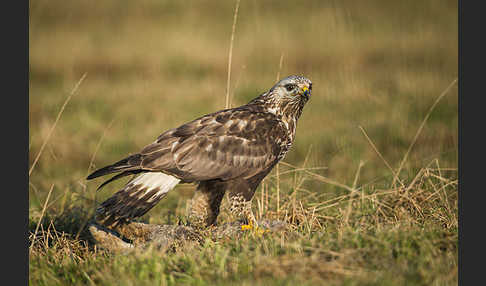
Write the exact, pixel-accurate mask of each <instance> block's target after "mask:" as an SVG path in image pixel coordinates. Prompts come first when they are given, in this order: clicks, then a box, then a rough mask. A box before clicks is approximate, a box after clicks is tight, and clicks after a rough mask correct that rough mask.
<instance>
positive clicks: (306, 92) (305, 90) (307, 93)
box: [301, 86, 311, 99]
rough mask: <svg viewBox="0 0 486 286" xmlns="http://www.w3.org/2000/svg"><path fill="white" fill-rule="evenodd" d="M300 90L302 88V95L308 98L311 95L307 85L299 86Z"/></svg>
mask: <svg viewBox="0 0 486 286" xmlns="http://www.w3.org/2000/svg"><path fill="white" fill-rule="evenodd" d="M301 90H302V95H303V96H304V97H305V98H306V99H309V98H310V96H311V91H310V89H309V88H308V87H307V86H303V87H302V88H301Z"/></svg>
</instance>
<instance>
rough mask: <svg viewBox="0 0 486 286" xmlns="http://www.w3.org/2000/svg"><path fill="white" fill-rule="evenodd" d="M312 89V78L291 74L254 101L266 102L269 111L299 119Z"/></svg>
mask: <svg viewBox="0 0 486 286" xmlns="http://www.w3.org/2000/svg"><path fill="white" fill-rule="evenodd" d="M311 91H312V82H311V81H310V79H308V78H306V77H303V76H297V75H291V76H288V77H286V78H284V79H282V80H280V81H279V82H277V83H276V84H275V85H274V86H273V87H272V88H271V89H270V90H269V91H267V92H266V93H264V94H262V95H260V96H259V97H257V98H255V99H254V100H253V102H255V103H260V104H264V105H265V108H266V110H267V111H268V112H271V113H275V114H278V115H282V116H283V117H287V118H295V119H298V118H299V117H300V115H301V113H302V109H303V108H304V105H305V104H306V102H307V101H308V100H309V99H310V96H311Z"/></svg>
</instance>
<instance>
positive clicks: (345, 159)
mask: <svg viewBox="0 0 486 286" xmlns="http://www.w3.org/2000/svg"><path fill="white" fill-rule="evenodd" d="M29 4H30V5H29V12H30V18H29V19H30V23H29V158H30V162H29V163H30V166H29V168H30V167H31V166H32V164H33V161H34V159H35V157H36V156H37V154H38V153H39V151H40V149H41V146H42V144H43V142H44V140H46V138H47V137H48V135H49V130H50V129H51V127H52V126H53V124H54V122H55V120H56V117H57V116H58V114H59V111H60V109H61V106H62V105H63V103H64V102H65V100H66V98H67V97H68V96H69V94H70V92H71V91H72V90H73V88H74V86H75V85H76V83H77V82H78V81H79V80H80V79H81V77H82V76H83V75H84V74H85V73H86V77H85V78H84V80H83V81H82V82H81V84H80V85H79V88H78V89H77V91H76V93H75V95H74V96H73V97H72V99H71V100H70V101H69V102H68V104H67V106H66V108H65V110H64V111H63V113H62V115H61V117H60V119H59V122H58V123H57V125H56V127H55V129H54V132H53V133H52V136H51V137H49V141H48V143H47V145H46V147H45V149H44V150H43V151H42V154H41V156H40V159H39V161H38V162H37V164H36V165H35V167H34V168H33V170H32V174H31V175H30V188H29V198H30V205H31V208H35V209H39V208H40V207H41V206H42V204H43V202H44V201H45V197H46V194H47V192H48V191H49V189H50V187H51V186H52V185H53V184H54V191H53V193H52V196H51V200H50V202H51V203H50V204H52V205H59V206H63V204H62V202H66V201H71V200H75V199H80V200H82V201H90V200H92V199H96V200H97V201H101V200H102V199H104V198H106V197H107V196H109V195H111V194H112V193H113V192H114V191H115V190H116V188H118V187H120V186H121V185H122V184H123V183H124V182H121V181H120V182H115V183H113V184H112V185H110V186H108V187H106V190H104V191H102V192H99V193H98V194H95V189H96V187H97V186H98V185H99V184H100V183H101V180H99V181H95V182H91V181H90V182H89V183H88V182H86V181H85V177H86V175H87V174H88V173H89V172H90V171H92V170H94V169H95V168H99V167H103V166H105V165H107V164H111V163H113V162H115V161H117V160H119V159H121V158H123V157H125V156H126V155H128V154H131V153H135V152H138V151H139V150H140V149H141V148H143V147H144V146H145V145H147V144H149V143H150V142H152V141H153V140H155V138H156V137H157V136H158V135H159V134H160V133H162V132H163V131H165V130H167V129H169V128H173V127H176V126H179V125H180V124H182V123H185V122H187V121H189V120H192V119H195V118H196V117H199V116H201V115H204V114H206V113H210V112H214V111H217V110H219V109H222V108H224V106H225V92H226V84H227V72H228V53H229V48H230V39H231V31H232V25H233V17H234V10H235V4H236V1H163V0H157V1H155V0H154V1H148V0H144V1H120V0H117V1H115V0H105V1H92V0H83V1H60V0H50V1H45V0H41V1H30V2H29ZM457 13H458V9H457V1H448V0H447V1H446V0H441V1H438V0H429V1H422V0H420V1H418V0H417V1H415V0H413V1H385V0H381V1H378V0H372V1H348V0H339V1H308V0H306V1H256V0H243V1H241V3H240V6H239V11H238V18H237V23H236V30H235V35H234V43H233V53H232V67H231V81H230V95H231V105H232V106H233V107H234V106H238V105H241V104H245V103H247V102H248V101H249V100H251V99H252V98H254V97H256V96H257V95H259V94H261V93H263V92H265V91H266V90H268V89H269V88H270V87H271V86H272V85H273V84H274V83H275V82H276V81H277V76H278V75H280V78H282V77H285V76H288V75H292V74H297V75H304V76H306V77H308V78H310V79H311V80H312V82H313V93H312V98H311V100H310V101H309V102H308V104H307V105H306V107H305V108H304V112H303V115H302V117H301V119H300V121H299V123H298V127H297V135H296V141H295V143H294V146H293V147H292V149H291V151H290V152H289V153H288V154H287V157H286V158H285V159H284V162H286V163H288V164H292V165H294V166H298V167H306V168H317V167H319V169H315V170H314V171H313V172H315V173H318V174H320V175H322V176H325V177H327V178H330V179H332V180H334V181H337V182H341V183H343V184H348V185H351V184H352V183H353V180H354V178H355V175H356V172H357V169H358V166H359V164H360V162H364V165H363V167H362V169H361V173H360V176H359V181H358V185H362V184H367V183H373V184H376V185H377V186H379V184H380V183H382V182H388V183H389V182H390V181H391V178H392V177H393V176H392V174H391V172H390V171H389V169H388V168H387V167H386V165H385V163H384V161H383V160H382V159H380V157H379V156H378V155H377V154H376V152H375V151H374V150H373V148H372V146H371V144H370V142H369V141H368V139H367V138H366V137H365V135H364V133H363V132H362V130H361V129H360V128H359V127H360V126H361V127H362V128H363V130H364V131H365V132H366V134H367V136H369V138H370V140H371V141H372V142H373V143H374V145H375V146H376V148H377V150H379V152H380V153H381V154H382V155H383V158H385V160H386V161H387V162H388V163H389V164H390V166H391V167H392V168H394V169H395V170H396V169H398V166H399V165H400V161H401V160H402V158H403V156H404V155H405V153H406V152H407V149H408V148H409V146H410V144H411V143H412V141H413V138H414V136H415V134H416V133H417V130H418V128H419V126H420V124H421V122H422V120H423V119H424V117H425V116H426V114H427V112H428V110H429V108H430V107H431V106H432V104H433V103H434V101H435V100H436V99H437V97H438V96H439V95H440V94H441V93H442V92H443V91H444V89H446V87H447V86H448V85H449V84H450V83H451V82H452V81H453V80H454V79H456V78H457V76H458V72H457V70H458V55H457V53H458V30H457V28H458V18H457ZM457 100H458V98H457V85H456V86H454V87H453V88H452V89H451V90H450V91H449V93H448V94H447V95H446V96H445V97H444V98H443V99H442V100H441V101H440V102H439V103H438V105H437V106H436V108H435V109H434V110H433V112H432V113H431V114H430V117H429V119H428V122H427V124H426V125H425V127H424V129H423V130H422V132H421V133H420V136H419V137H418V138H417V142H416V143H415V145H414V147H413V149H412V150H411V152H410V155H409V157H408V160H407V161H406V164H405V166H404V168H403V170H402V174H401V175H402V176H403V177H405V178H406V177H407V176H410V177H411V176H413V175H414V174H416V171H417V170H418V169H419V168H421V167H424V166H426V165H428V164H429V163H431V162H433V161H434V160H436V161H435V162H438V164H440V167H442V168H446V169H447V168H450V169H455V168H457V160H458V148H457V142H458V127H457V121H458V111H457V107H458V105H457ZM285 170H286V166H285V165H281V167H280V171H281V172H285ZM273 174H274V172H272V175H273ZM282 177H283V178H282V187H283V188H285V186H286V185H285V184H286V180H287V181H289V182H291V181H292V180H293V179H294V177H293V175H286V176H284V175H282ZM272 178H273V177H272ZM272 178H270V177H269V179H268V180H267V182H268V184H270V185H272V184H275V181H274V180H273V179H272ZM288 185H291V183H288ZM177 188H178V189H179V190H180V191H179V192H172V193H170V194H169V196H168V198H167V199H166V200H164V201H163V202H162V203H161V204H159V205H158V206H157V207H156V209H159V211H163V212H166V211H167V208H170V207H171V206H176V205H177V206H180V204H181V203H185V200H186V199H187V198H190V197H191V196H192V190H193V188H194V186H191V185H183V186H178V187H177ZM301 188H302V189H306V190H309V191H310V192H315V193H325V192H330V191H334V189H333V187H332V186H331V185H328V184H323V183H322V182H317V181H315V180H314V181H313V180H306V181H305V182H304V183H303V185H302V186H301ZM151 213H154V212H151ZM155 213H156V212H155Z"/></svg>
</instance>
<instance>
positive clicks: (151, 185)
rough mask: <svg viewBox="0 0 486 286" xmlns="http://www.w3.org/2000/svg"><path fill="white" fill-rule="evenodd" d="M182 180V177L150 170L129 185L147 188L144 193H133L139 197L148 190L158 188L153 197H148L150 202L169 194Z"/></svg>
mask: <svg viewBox="0 0 486 286" xmlns="http://www.w3.org/2000/svg"><path fill="white" fill-rule="evenodd" d="M180 181H181V180H180V179H177V178H176V177H174V176H170V175H166V174H164V173H158V172H148V173H143V174H141V175H139V176H138V177H136V178H135V179H133V180H132V181H131V182H130V183H128V185H127V187H128V186H130V185H132V186H137V187H138V189H145V188H146V190H145V192H144V193H143V194H138V193H137V192H135V193H133V195H135V194H136V195H137V196H138V197H142V196H144V195H145V194H147V193H148V192H150V191H152V190H153V189H156V188H158V189H159V191H158V192H157V193H155V194H154V195H153V196H152V197H151V198H149V199H148V202H151V201H153V200H155V199H157V198H160V197H161V196H164V195H165V194H167V193H168V192H169V191H170V190H172V189H173V188H174V187H175V186H176V185H177V184H178V183H179V182H180ZM131 195H132V194H131Z"/></svg>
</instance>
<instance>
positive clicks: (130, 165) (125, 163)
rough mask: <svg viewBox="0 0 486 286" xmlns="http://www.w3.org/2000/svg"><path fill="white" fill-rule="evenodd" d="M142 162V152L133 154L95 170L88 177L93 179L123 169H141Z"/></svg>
mask: <svg viewBox="0 0 486 286" xmlns="http://www.w3.org/2000/svg"><path fill="white" fill-rule="evenodd" d="M141 162H142V155H140V154H135V155H131V156H129V157H127V158H125V159H123V160H120V161H118V162H116V163H115V164H112V165H109V166H106V167H103V168H101V169H98V170H96V171H94V172H93V173H91V174H90V175H89V176H88V177H87V178H86V179H87V180H91V179H94V178H97V177H100V176H104V175H107V174H111V173H117V172H121V171H133V170H139V169H140V163H141Z"/></svg>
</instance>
